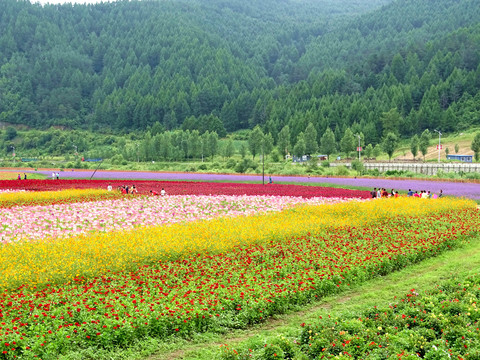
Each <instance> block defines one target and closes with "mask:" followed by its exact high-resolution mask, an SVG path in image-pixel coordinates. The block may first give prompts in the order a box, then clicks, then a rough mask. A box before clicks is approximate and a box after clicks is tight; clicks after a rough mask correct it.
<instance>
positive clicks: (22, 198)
mask: <svg viewBox="0 0 480 360" xmlns="http://www.w3.org/2000/svg"><path fill="white" fill-rule="evenodd" d="M104 199H106V200H104ZM94 200H101V201H95V202H93V201H94ZM344 201H346V200H345V199H344V198H334V197H331V198H320V197H317V198H309V199H304V198H301V197H292V196H283V197H279V196H245V195H243V196H231V195H216V196H204V195H198V196H197V195H193V196H181V195H173V196H149V197H146V196H127V197H126V196H122V194H121V193H119V192H108V191H106V190H65V191H57V192H56V191H48V192H47V191H45V192H37V193H32V192H30V193H28V192H25V193H21V194H18V193H9V194H8V195H6V194H4V195H0V208H1V207H4V208H5V207H8V208H9V210H8V211H1V212H0V223H2V224H3V226H2V228H0V239H1V241H2V242H3V243H7V242H11V241H18V240H21V239H27V240H28V239H30V240H32V239H44V238H47V237H49V238H50V237H61V236H70V237H71V236H75V235H78V234H88V233H91V232H98V231H101V232H105V231H113V230H118V229H129V228H134V227H141V226H151V225H159V224H173V223H179V222H184V221H196V220H208V219H213V218H216V217H220V216H226V217H234V216H240V215H254V214H259V213H265V212H270V211H281V210H283V209H285V208H288V207H292V206H295V205H298V204H311V205H320V204H329V203H330V204H333V203H339V202H344ZM36 204H51V205H36ZM19 205H30V206H27V207H22V206H19Z"/></svg>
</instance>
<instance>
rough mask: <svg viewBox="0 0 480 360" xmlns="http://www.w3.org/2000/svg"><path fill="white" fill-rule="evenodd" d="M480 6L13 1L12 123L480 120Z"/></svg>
mask: <svg viewBox="0 0 480 360" xmlns="http://www.w3.org/2000/svg"><path fill="white" fill-rule="evenodd" d="M479 21H480V7H479V6H478V1H477V0H436V1H431V0H400V1H393V0H369V1H364V0H262V1H256V0H192V1H187V0H170V1H161V0H158V1H156V0H152V1H145V0H144V1H118V2H114V3H101V4H97V5H75V6H72V5H46V6H44V7H42V6H40V5H38V4H31V3H30V2H28V1H16V0H2V1H1V2H0V122H2V123H10V124H24V125H27V126H29V127H35V128H48V127H49V126H52V125H63V126H67V127H69V128H87V129H92V130H98V129H100V130H104V131H110V130H111V131H132V130H140V131H142V130H147V129H150V128H151V127H152V126H153V125H154V124H156V125H155V126H156V129H157V130H156V131H159V130H161V129H176V128H183V129H190V130H193V129H199V130H200V131H204V130H207V129H209V130H215V131H217V132H218V133H219V134H220V135H224V134H225V132H226V131H235V130H238V129H245V128H253V127H254V126H255V125H257V124H259V125H261V126H262V127H263V128H264V131H266V132H270V133H271V134H272V135H273V137H274V138H276V136H277V134H278V132H279V131H280V129H282V128H283V127H284V126H285V125H289V127H290V137H291V139H292V141H295V139H296V137H297V135H298V134H299V133H300V132H301V131H304V130H305V128H306V126H307V125H308V123H310V122H311V123H312V124H313V125H314V126H315V127H316V129H317V133H318V137H320V136H321V135H322V134H323V133H324V131H325V130H326V128H327V127H330V128H331V129H332V130H334V131H335V134H336V135H337V139H339V138H340V137H341V135H343V133H344V132H345V131H346V129H347V128H351V129H352V131H354V132H362V133H363V134H364V135H365V140H366V141H367V142H371V143H373V144H375V143H376V142H378V141H379V140H380V138H381V137H382V135H383V134H384V133H385V132H386V131H387V130H388V131H394V132H396V133H399V134H400V135H410V134H413V133H418V132H420V131H422V130H423V129H425V128H428V127H433V126H438V127H441V128H442V129H443V130H444V131H449V130H454V129H458V128H462V127H463V128H464V127H468V126H470V125H472V124H479V122H480V120H479V119H480V109H479V107H480V106H479V105H478V104H479V103H480V101H479V100H480V99H479V95H478V93H479V92H478V90H479V89H480V67H479V63H480V33H479V32H480V27H479V26H480V25H479Z"/></svg>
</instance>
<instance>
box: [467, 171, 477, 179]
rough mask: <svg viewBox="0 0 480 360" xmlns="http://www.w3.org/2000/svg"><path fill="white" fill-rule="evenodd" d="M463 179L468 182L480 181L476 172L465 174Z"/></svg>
mask: <svg viewBox="0 0 480 360" xmlns="http://www.w3.org/2000/svg"><path fill="white" fill-rule="evenodd" d="M465 178H466V179H469V180H480V174H479V173H477V172H470V173H466V174H465Z"/></svg>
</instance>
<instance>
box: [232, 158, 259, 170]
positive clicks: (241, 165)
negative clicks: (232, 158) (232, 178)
mask: <svg viewBox="0 0 480 360" xmlns="http://www.w3.org/2000/svg"><path fill="white" fill-rule="evenodd" d="M257 168H258V164H257V163H256V162H255V161H253V160H251V159H247V158H244V159H242V161H239V162H238V163H237V164H236V165H235V171H236V172H237V173H242V174H243V173H245V172H246V171H247V170H248V169H253V170H256V169H257Z"/></svg>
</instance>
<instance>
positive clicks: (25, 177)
mask: <svg viewBox="0 0 480 360" xmlns="http://www.w3.org/2000/svg"><path fill="white" fill-rule="evenodd" d="M17 179H18V180H22V177H21V175H20V174H18V176H17ZM23 180H27V174H23Z"/></svg>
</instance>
